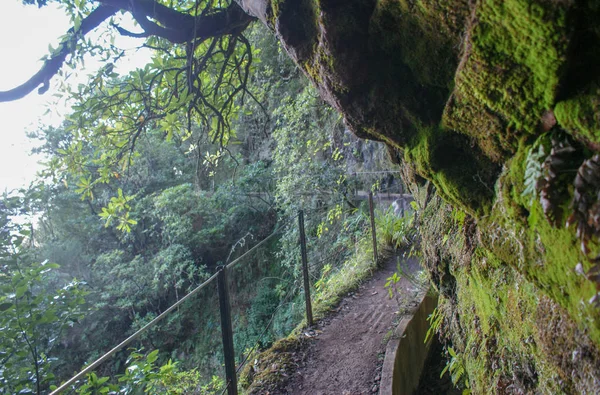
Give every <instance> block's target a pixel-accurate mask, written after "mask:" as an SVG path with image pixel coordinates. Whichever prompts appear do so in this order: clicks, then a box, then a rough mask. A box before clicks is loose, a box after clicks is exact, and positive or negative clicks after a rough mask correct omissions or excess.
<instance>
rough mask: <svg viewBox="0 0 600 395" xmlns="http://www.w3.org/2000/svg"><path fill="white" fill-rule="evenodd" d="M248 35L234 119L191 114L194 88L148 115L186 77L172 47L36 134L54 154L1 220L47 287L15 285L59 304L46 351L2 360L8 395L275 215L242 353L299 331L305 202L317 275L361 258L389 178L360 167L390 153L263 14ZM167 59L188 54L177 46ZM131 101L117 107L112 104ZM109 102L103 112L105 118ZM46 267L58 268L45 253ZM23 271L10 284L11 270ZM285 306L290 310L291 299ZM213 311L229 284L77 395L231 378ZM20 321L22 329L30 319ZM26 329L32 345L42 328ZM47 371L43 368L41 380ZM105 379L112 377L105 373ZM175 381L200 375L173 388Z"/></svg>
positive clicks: (151, 306)
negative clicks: (325, 96) (21, 231)
mask: <svg viewBox="0 0 600 395" xmlns="http://www.w3.org/2000/svg"><path fill="white" fill-rule="evenodd" d="M82 3H83V4H82V6H85V2H82ZM246 34H247V37H248V38H247V39H246V38H244V40H248V43H252V47H251V48H252V49H251V51H252V53H253V59H254V62H255V66H253V68H252V75H251V76H250V75H248V80H247V81H245V82H244V84H245V86H244V91H245V92H246V93H247V96H246V97H244V96H243V95H239V96H237V97H235V98H232V99H231V102H230V103H221V104H222V105H225V106H230V108H229V110H227V111H230V113H228V115H227V116H226V117H225V116H224V115H223V114H225V112H224V110H222V108H221V110H219V114H221V116H223V119H222V120H219V115H215V114H212V115H206V114H205V115H199V113H197V112H194V111H195V110H197V109H195V110H194V111H189V109H190V107H189V105H190V103H196V102H195V101H194V100H191V101H190V100H188V101H186V103H187V104H184V103H182V102H178V101H177V100H176V98H175V99H173V98H171V99H165V98H159V97H154V96H153V98H152V100H151V101H153V103H158V102H160V101H161V100H163V99H165V100H166V102H165V103H170V104H168V105H169V106H173V107H171V109H170V110H166V113H165V114H164V117H163V116H161V117H156V118H154V119H148V118H149V117H147V116H146V115H143V117H144V119H141V118H140V116H142V115H140V114H141V113H138V111H142V110H140V109H141V107H140V108H137V109H135V110H134V109H133V107H135V106H137V104H134V103H135V102H136V100H137V98H139V100H142V101H144V100H150V99H149V98H150V96H152V95H154V94H155V93H157V92H159V91H160V90H161V89H165V86H168V85H169V84H174V85H173V86H178V84H179V82H177V78H179V74H178V71H177V70H176V67H173V70H170V68H169V66H168V65H167V64H165V63H161V62H165V61H166V59H167V58H169V57H168V56H167V55H166V52H164V51H162V50H157V51H156V57H155V60H154V61H153V62H155V63H154V66H152V67H155V68H154V69H152V68H151V67H150V68H148V67H147V68H146V69H145V70H137V71H134V72H132V73H131V74H130V75H127V76H120V75H114V74H113V73H112V72H107V71H106V70H104V71H101V72H103V73H104V75H103V78H102V79H98V80H97V81H96V82H94V81H92V84H90V85H87V86H80V87H78V88H77V89H78V91H77V92H75V91H70V92H69V91H67V93H66V94H68V95H71V96H72V97H73V98H75V99H76V100H75V101H74V102H73V103H74V106H73V111H72V113H71V114H69V115H68V116H67V118H66V119H65V121H64V122H63V124H62V125H61V126H60V127H57V128H52V127H50V128H41V129H40V130H38V131H36V132H34V133H32V134H31V137H32V138H34V139H37V140H38V141H39V144H38V148H36V151H37V152H38V153H40V154H43V155H44V156H45V158H46V163H47V166H46V167H45V169H44V170H43V172H42V174H40V177H39V179H38V180H37V181H36V182H35V183H34V184H32V185H31V186H30V187H29V188H28V189H27V190H22V191H21V192H20V193H18V194H13V195H14V196H12V197H9V196H7V197H5V199H3V200H2V204H4V206H3V207H5V209H4V210H3V211H2V213H1V214H2V218H4V220H3V221H4V224H5V225H3V227H2V232H3V234H5V235H7V237H8V235H15V236H14V237H13V241H12V242H8V241H7V244H6V248H9V247H10V248H12V249H13V251H12V252H11V254H13V255H14V254H17V255H23V256H27V257H28V258H27V262H28V263H27V265H28V266H27V268H28V269H27V270H28V272H27V273H29V274H27V276H29V277H24V278H22V282H23V284H28V285H27V286H28V287H33V288H32V289H35V292H33V293H32V294H31V296H27V295H29V294H20V293H18V297H25V296H27V297H33V298H38V299H39V300H38V299H35V300H38V301H36V306H35V307H32V308H35V309H38V310H40V311H43V312H44V313H43V314H42V315H41V318H40V320H42V321H43V322H41V323H40V322H38V321H36V320H31V319H30V320H29V321H28V322H27V325H29V327H28V328H33V327H34V326H36V325H41V324H44V325H47V326H48V328H49V329H48V334H43V332H37V333H36V336H38V337H39V338H36V339H35V341H37V342H38V343H40V345H39V346H37V347H38V348H37V349H35V350H36V351H35V353H33V354H32V353H31V352H30V353H28V354H22V355H21V354H19V355H20V356H19V358H21V359H19V362H18V363H17V362H13V364H12V365H10V366H13V367H14V368H11V369H13V370H9V367H10V366H9V367H5V368H3V369H4V370H3V372H4V377H5V382H4V383H5V385H6V387H5V388H6V391H8V392H6V391H5V392H6V393H10V392H11V391H13V390H15V389H16V388H17V386H19V385H21V386H22V388H23V389H27V390H29V391H33V392H37V393H41V392H43V391H45V390H46V389H47V388H48V387H49V385H51V384H58V383H59V382H60V381H61V380H64V379H66V378H68V377H69V376H70V375H71V374H72V372H74V371H76V370H78V369H79V368H80V367H81V366H83V365H84V364H85V363H87V362H90V361H91V360H93V359H94V358H96V357H98V356H99V355H101V354H102V353H103V352H104V351H106V350H108V349H110V348H111V347H112V346H114V345H115V344H116V343H118V342H119V341H121V340H123V338H124V337H125V336H127V335H129V334H131V333H133V332H134V331H135V330H136V329H139V328H140V327H142V326H143V325H145V324H146V323H148V322H149V321H150V320H152V319H153V318H154V317H156V316H157V315H158V314H160V313H161V312H163V311H164V310H165V309H166V308H168V307H169V306H170V305H171V304H173V303H174V302H176V301H177V300H179V299H180V298H181V297H182V296H184V295H185V294H187V293H188V292H189V291H190V290H191V289H193V288H194V287H196V286H197V285H198V284H200V283H201V282H202V281H204V280H205V279H206V278H208V276H210V275H211V274H212V273H213V272H214V271H215V269H216V268H217V266H219V265H221V264H224V263H227V262H231V261H232V260H233V259H235V258H236V257H238V256H240V255H241V254H243V253H244V252H245V251H247V250H248V249H249V248H250V247H251V246H253V245H255V244H256V243H257V242H259V241H260V240H262V239H264V238H265V237H266V236H267V235H269V234H270V233H271V232H272V231H273V229H274V227H275V226H277V227H278V228H277V229H281V233H280V237H278V238H275V239H274V240H273V241H272V242H271V243H269V244H267V245H266V246H265V247H264V248H263V249H261V250H259V251H258V252H257V253H255V254H253V255H252V256H251V257H250V258H249V261H248V263H246V264H244V266H243V267H241V268H239V269H236V271H234V272H233V274H232V280H231V281H232V284H231V286H232V292H233V298H232V301H233V308H234V312H235V318H234V326H235V344H236V351H237V354H238V358H239V360H240V361H241V360H242V359H244V358H246V357H247V355H248V353H249V352H250V351H251V349H254V350H255V349H256V347H255V345H259V346H260V347H264V346H267V345H268V344H269V343H270V342H272V341H273V340H274V339H276V338H277V337H280V336H284V335H286V334H287V333H288V332H289V330H290V329H292V328H293V327H294V326H295V325H296V324H297V323H298V322H299V320H300V319H302V317H303V312H302V310H301V309H299V308H297V306H299V305H301V304H300V303H299V301H300V300H301V299H300V298H301V294H300V291H299V284H300V282H299V277H298V275H299V273H298V271H299V270H298V268H299V257H300V255H299V247H298V230H297V225H296V214H297V211H298V210H300V209H303V210H306V212H307V232H308V235H309V254H310V256H309V258H310V260H311V262H313V265H312V267H311V270H312V275H313V276H314V278H315V279H316V280H318V279H319V278H321V277H322V276H324V275H327V274H328V273H330V272H331V270H332V269H334V268H335V267H336V265H337V266H339V265H341V263H342V262H343V261H344V260H345V259H346V258H347V257H348V256H349V255H350V254H351V252H352V248H351V247H352V245H353V243H354V241H355V240H356V239H357V238H358V237H359V236H360V234H361V232H362V230H363V226H364V223H365V222H364V218H365V214H364V213H365V212H364V209H363V210H361V209H360V204H359V202H357V201H355V200H354V196H353V195H354V192H355V190H356V189H359V188H367V189H368V188H370V186H371V184H373V183H374V182H375V181H377V177H379V175H377V174H376V175H373V176H371V175H362V176H351V174H352V173H353V172H357V171H358V172H361V171H363V170H381V169H383V168H385V167H386V166H387V162H386V161H387V159H386V158H385V155H384V151H383V150H382V147H381V146H378V145H377V144H376V143H365V142H360V141H358V140H357V139H356V138H354V137H353V136H352V135H351V134H350V133H349V132H348V131H346V130H345V128H344V126H343V124H342V123H341V120H340V118H339V116H338V115H337V114H336V113H335V112H334V111H333V110H331V109H330V108H329V107H327V106H325V105H324V104H323V102H322V101H321V100H320V99H319V98H318V95H317V92H316V90H315V89H314V88H313V87H311V86H309V85H308V83H307V81H306V80H305V79H304V78H303V76H302V75H301V74H300V73H299V71H298V70H297V69H296V68H295V67H294V66H293V65H292V64H291V62H290V61H289V60H287V58H286V57H285V56H284V55H283V52H282V49H281V48H280V47H279V45H278V44H277V42H276V41H275V40H274V39H273V38H272V37H271V35H270V33H269V32H268V31H266V30H265V29H264V28H260V27H259V26H258V25H256V26H255V27H254V28H252V29H250V30H248V31H247V32H246ZM220 40H225V39H224V38H220ZM163 44H164V42H163ZM215 45H216V44H215ZM219 45H221V44H219ZM173 48H175V49H173ZM173 48H172V50H173V51H177V49H176V47H173ZM215 48H220V49H214V48H213V49H214V50H215V51H216V52H222V50H223V48H222V47H215ZM244 48H245V46H244ZM259 54H260V58H259ZM215 56H219V55H215ZM230 56H232V59H234V58H235V57H236V56H238V55H235V56H234V54H231V55H230ZM238 58H239V59H243V57H242V55H239V56H238ZM161 59H162V60H161ZM169 59H171V60H170V61H172V62H183V61H184V59H178V58H177V56H171V57H170V58H169ZM231 61H233V60H231ZM161 70H162V71H161ZM156 73H158V75H159V76H158V77H157V76H156V75H157V74H156ZM169 73H173V74H169ZM203 73H204V74H203V75H204V77H202V78H208V79H209V80H211V81H212V80H213V79H219V78H222V76H220V69H219V68H215V67H213V68H212V69H210V68H207V69H206V70H204V71H203ZM146 78H148V80H146ZM173 78H174V79H173ZM199 78H200V77H199ZM158 80H160V81H161V82H160V83H158V82H156V81H158ZM140 81H141V83H142V84H150V85H152V84H154V83H155V82H156V83H158V84H159V85H160V84H167V85H160V86H159V85H157V86H156V87H155V88H153V89H152V90H150V91H148V92H147V93H148V94H150V96H148V97H147V98H144V97H142V96H143V95H141V93H139V92H137V91H136V92H134V91H135V90H136V89H138V88H135V87H134V85H135V84H138V83H139V82H140ZM144 81H145V82H144ZM213 82H214V81H213ZM220 83H221V82H219V84H220ZM94 84H96V85H94ZM132 84H133V85H132ZM198 84H201V82H198ZM173 86H170V88H168V89H172V88H173ZM168 89H167V90H168ZM182 89H183V88H182ZM111 92H112V93H111ZM182 92H183V91H182ZM137 95H141V96H137ZM181 95H183V93H181ZM224 97H225V99H223V98H224ZM226 97H227V93H226V92H221V93H218V94H217V92H214V95H213V98H214V99H215V100H225V101H226V100H228V99H227V98H226ZM232 97H233V96H232ZM186 100H187V99H186ZM123 103H128V106H129V105H130V104H131V105H132V107H128V106H124V105H123ZM101 107H102V110H100V108H101ZM116 109H118V113H117V112H113V111H116ZM182 109H183V110H182ZM146 110H147V109H145V110H143V111H146ZM97 111H105V112H104V113H103V114H104V115H102V116H99V117H98V116H96V115H97V114H99V113H98V112H97ZM153 111H155V110H153ZM134 113H135V114H136V115H135V117H134V118H135V119H134V118H131V117H132V114H134ZM94 114H96V115H94ZM127 114H128V115H127ZM144 114H146V113H144ZM94 117H95V118H94ZM203 117H205V118H203ZM130 118H131V119H130ZM215 119H217V121H214V120H215ZM214 122H216V123H214ZM219 122H226V124H225V123H223V124H219ZM134 125H135V127H133V126H134ZM8 207H11V209H10V210H12V208H14V210H18V211H19V212H16V211H14V210H13V211H10V210H9V209H8ZM23 214H30V218H32V219H33V225H34V226H33V227H32V229H33V233H32V234H28V235H26V236H18V232H16V230H14V229H11V228H10V224H11V222H10V220H11V218H12V219H14V218H21V217H22V216H23ZM19 215H20V217H19ZM15 226H16V225H15ZM7 240H10V237H8V238H7ZM11 256H12V255H11ZM7 259H8V258H7ZM10 259H13V258H10ZM15 259H16V258H15ZM46 261H47V262H51V263H45V264H43V265H42V264H39V263H35V262H46ZM54 262H57V263H59V264H60V267H58V265H55V264H54ZM5 267H6V268H7V269H6V270H9V271H10V270H12V271H13V272H14V271H15V270H16V269H15V268H14V267H12V266H10V265H8V264H7V266H5ZM50 269H52V270H50ZM322 269H324V271H323V270H322ZM13 272H10V273H9V272H7V274H6V275H5V276H4V277H2V279H3V280H7V281H8V280H9V279H11V278H13V279H14V278H15V276H14V274H13ZM75 279H76V280H75ZM258 280H260V281H258ZM12 281H13V282H14V281H16V280H12ZM19 284H20V283H19ZM19 284H17V286H21V285H19ZM7 286H8V285H7ZM3 291H4V289H3ZM5 291H6V292H5V293H4V294H3V295H4V296H2V297H3V298H4V299H2V303H0V305H1V306H0V307H2V308H3V309H6V310H7V311H13V312H17V310H16V308H15V307H14V306H15V304H14V302H13V301H12V299H10V298H11V297H13V298H14V295H13V296H10V295H11V293H10V292H9V290H8V289H7V290H5ZM24 295H25V296H24ZM56 295H58V296H59V299H58V300H60V301H61V304H56V303H55V304H54V305H52V306H53V307H52V308H50V307H48V306H47V305H46V304H47V303H49V302H45V301H46V300H48V301H51V300H55V299H53V298H54V297H55V296H56ZM83 298H85V301H86V303H85V304H83ZM295 301H296V302H295ZM9 303H11V304H10V306H9ZM20 303H22V305H25V302H24V301H21V302H20ZM27 303H29V302H27ZM282 304H283V306H284V307H285V308H281V309H280V308H279V307H280V306H281V305H282ZM215 306H216V300H215V299H214V289H207V291H206V292H204V293H202V294H201V295H199V296H198V298H197V299H196V302H194V303H186V304H184V305H182V306H181V307H180V308H179V309H178V310H177V311H176V312H174V313H173V314H171V315H170V316H169V318H167V319H165V321H163V322H161V324H160V325H158V326H157V327H154V328H153V329H152V330H150V331H149V332H147V333H146V334H145V335H144V336H142V338H141V339H140V341H139V342H138V343H136V347H143V348H144V349H145V350H153V349H157V350H160V351H161V353H160V354H156V353H154V354H150V355H148V356H147V357H146V356H144V355H143V354H142V353H133V354H132V356H130V357H129V359H130V362H127V359H128V357H127V353H125V352H123V353H120V354H118V355H117V356H116V358H115V359H114V360H113V361H112V362H110V363H107V364H105V365H103V366H102V367H101V368H100V369H99V370H98V371H97V372H96V373H95V374H94V375H90V376H89V377H88V381H87V383H86V384H84V385H83V386H81V387H80V389H79V391H80V392H81V393H89V392H93V391H94V390H99V388H107V389H108V388H116V387H110V386H114V385H118V386H121V388H122V391H126V393H129V392H127V391H130V390H131V391H134V390H135V388H137V390H140V389H143V388H146V389H149V388H150V389H151V388H164V386H169V388H171V389H172V390H173V391H174V393H176V392H177V391H183V392H182V393H186V391H200V389H199V388H201V387H202V386H204V390H206V391H210V390H211V389H215V388H218V387H219V385H220V384H219V380H216V379H211V377H212V376H213V375H215V374H219V368H220V365H221V364H222V354H221V352H222V351H221V344H220V338H219V332H218V331H219V329H218V316H217V315H216V310H215ZM11 309H12V310H11ZM274 314H275V315H274ZM5 317H6V320H8V321H10V320H12V321H11V322H13V323H14V322H17V324H18V320H17V321H15V320H16V319H17V318H10V316H9V315H5V316H3V320H4V319H5ZM84 317H85V318H84ZM36 319H37V318H36ZM3 322H4V321H3ZM11 325H13V326H14V325H16V324H11ZM265 328H268V329H269V330H268V332H265ZM21 330H22V331H23V333H24V335H21V338H22V339H23V341H25V339H26V338H27V336H30V335H29V334H28V333H29V332H27V331H28V330H30V329H27V328H24V329H21ZM3 331H4V330H3ZM52 334H54V335H52ZM51 335H52V336H51ZM40 336H41V337H40ZM49 339H51V340H49ZM14 346H16V344H15V345H13V347H14ZM253 346H254V347H253ZM7 347H8V346H7ZM7 350H9V348H7ZM35 355H37V357H36V356H35ZM32 358H33V359H32ZM157 358H158V359H157ZM169 358H171V361H169ZM12 360H13V361H16V357H13V359H12ZM29 360H32V361H35V363H31V362H27V361H29ZM131 361H133V362H134V363H135V366H137V367H138V368H139V369H140V370H138V371H137V373H136V374H135V375H134V374H133V373H132V372H131V371H130V370H129V369H125V366H128V364H129V365H131V363H132V362H131ZM162 363H165V365H164V366H163V367H159V365H160V364H162ZM165 366H166V367H165ZM15 369H20V370H19V371H21V372H22V373H20V374H21V376H18V375H16V374H15V373H14V372H15V371H16V370H15ZM35 369H38V370H39V372H38V373H36V374H38V376H39V377H38V376H36V377H33V376H32V374H34V373H35ZM144 372H145V373H144ZM159 373H160V374H159ZM163 373H164V374H163ZM26 375H29V376H26ZM136 375H137V376H136ZM104 376H105V377H112V379H111V380H109V381H106V380H105V379H104V378H103V377H104ZM134 376H135V377H134ZM138 376H139V377H138ZM18 377H27V378H23V379H19V378H18ZM117 377H120V378H117ZM136 377H137V378H136ZM140 377H142V378H143V380H142V379H140ZM175 378H177V380H178V381H179V382H181V383H188V384H189V386H188V387H181V386H180V387H177V386H175V384H174V380H175ZM24 380H28V381H24ZM136 380H137V381H136ZM177 380H175V381H177ZM9 381H10V382H9ZM135 383H138V384H137V387H136V384H135ZM169 383H171V384H169ZM152 386H155V387H152ZM161 386H162V387H161ZM182 386H183V384H182ZM18 388H21V387H18ZM127 388H129V390H128V389H127ZM177 388H179V389H177ZM186 388H187V389H186ZM204 390H202V391H204ZM23 393H25V392H23Z"/></svg>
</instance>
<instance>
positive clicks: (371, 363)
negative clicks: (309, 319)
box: [270, 257, 419, 395]
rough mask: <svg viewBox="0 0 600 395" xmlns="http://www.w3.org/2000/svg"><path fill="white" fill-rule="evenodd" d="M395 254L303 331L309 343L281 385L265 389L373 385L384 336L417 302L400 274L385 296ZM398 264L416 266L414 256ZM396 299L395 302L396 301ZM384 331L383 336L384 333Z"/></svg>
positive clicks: (349, 391) (374, 388) (311, 390)
mask: <svg viewBox="0 0 600 395" xmlns="http://www.w3.org/2000/svg"><path fill="white" fill-rule="evenodd" d="M396 259H397V258H396V257H393V258H391V259H390V260H389V261H388V262H387V264H386V265H385V267H384V268H382V269H380V270H378V271H377V272H375V274H374V275H373V277H372V278H371V279H370V280H368V281H367V282H365V283H364V284H363V285H361V286H360V288H359V289H358V290H357V291H356V292H355V293H352V294H350V295H348V296H347V297H346V298H344V299H343V301H342V302H341V303H340V305H339V306H338V308H337V310H336V312H334V313H333V314H332V315H330V316H329V317H327V318H325V319H323V320H321V321H320V322H319V323H318V324H317V325H316V327H315V328H314V331H308V332H306V334H305V335H306V336H307V337H310V344H309V345H308V348H307V349H306V357H305V358H303V360H304V362H303V363H302V365H301V366H300V368H299V369H298V370H297V371H296V372H295V374H294V375H293V377H291V378H290V380H289V381H288V383H287V384H286V386H285V388H282V389H280V390H278V391H275V392H270V393H271V394H276V393H278V394H311V395H317V394H323V395H324V394H336V395H355V394H373V393H377V392H378V391H379V381H380V379H381V365H382V363H383V356H384V352H385V346H386V342H387V340H389V337H390V335H391V334H392V330H393V326H394V323H395V322H397V321H398V318H399V316H401V315H403V314H406V313H410V312H411V311H412V310H414V309H415V308H416V307H417V302H416V299H417V294H418V292H417V291H416V290H415V287H414V285H412V284H411V283H410V282H409V281H408V280H407V279H406V278H404V277H403V278H402V279H401V280H400V282H399V283H398V284H397V288H398V291H399V298H398V300H396V299H390V298H389V295H388V292H387V290H386V289H384V285H385V282H386V279H387V278H388V277H390V276H391V275H392V274H393V273H394V272H395V270H396V262H397V261H396ZM402 266H403V268H404V270H406V271H408V272H409V273H414V272H416V271H417V270H418V269H419V264H418V262H417V260H415V259H408V260H404V261H403V262H402ZM398 301H399V302H400V303H399V302H398ZM386 335H387V336H386Z"/></svg>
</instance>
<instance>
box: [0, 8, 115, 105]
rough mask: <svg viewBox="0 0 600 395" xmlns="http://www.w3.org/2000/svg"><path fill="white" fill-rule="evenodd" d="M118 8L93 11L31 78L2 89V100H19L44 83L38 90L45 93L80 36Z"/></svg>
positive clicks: (72, 30)
mask: <svg viewBox="0 0 600 395" xmlns="http://www.w3.org/2000/svg"><path fill="white" fill-rule="evenodd" d="M117 11H118V10H117V9H116V8H114V7H110V6H104V5H101V6H99V7H98V8H96V9H95V10H94V11H92V12H91V13H90V14H89V15H88V16H87V17H85V18H84V19H83V21H82V22H81V26H80V27H79V29H78V30H77V31H75V29H74V28H71V29H69V31H68V32H67V34H68V37H67V38H66V39H65V40H64V41H63V42H62V43H61V44H60V47H59V48H60V50H59V51H58V53H57V54H55V55H53V56H52V57H51V58H50V59H48V60H46V61H45V62H44V65H43V66H42V68H41V69H40V70H39V71H38V72H37V73H36V74H35V75H33V76H32V77H31V78H30V79H29V80H27V81H26V82H24V83H23V84H21V85H19V86H17V87H16V88H13V89H11V90H8V91H0V102H6V101H12V100H18V99H21V98H22V97H25V96H26V95H28V94H29V93H31V92H32V91H33V90H34V89H35V88H37V87H38V86H40V85H42V84H43V85H42V86H41V87H40V89H39V90H38V92H39V93H40V94H42V93H45V92H46V91H47V90H48V82H49V81H50V78H52V77H53V76H54V75H55V74H56V73H58V70H60V68H61V67H62V65H63V63H64V62H65V59H66V58H67V56H68V55H69V54H71V53H73V52H74V50H75V45H74V44H75V43H76V41H77V39H78V38H79V37H83V36H85V35H86V34H87V33H89V32H90V31H92V30H94V29H95V28H96V27H98V25H100V24H101V23H102V22H104V21H105V20H106V19H108V18H109V17H111V16H112V15H114V14H115V13H116V12H117Z"/></svg>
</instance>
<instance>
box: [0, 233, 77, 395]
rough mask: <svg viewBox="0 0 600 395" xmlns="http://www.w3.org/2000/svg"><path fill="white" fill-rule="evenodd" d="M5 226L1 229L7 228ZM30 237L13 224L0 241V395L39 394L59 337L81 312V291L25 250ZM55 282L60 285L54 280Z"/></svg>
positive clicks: (53, 360)
mask: <svg viewBox="0 0 600 395" xmlns="http://www.w3.org/2000/svg"><path fill="white" fill-rule="evenodd" d="M7 225H8V224H6V223H5V224H4V226H7ZM30 237H31V233H30V232H28V231H25V230H23V229H21V227H20V226H19V225H13V226H12V229H11V231H10V233H9V235H8V237H6V238H2V239H1V240H0V243H1V244H0V313H1V314H0V328H1V331H2V336H1V338H0V384H1V385H0V387H1V389H0V393H2V394H11V393H20V394H33V393H37V394H40V393H41V391H42V390H44V389H47V388H48V385H49V383H50V382H51V381H52V380H53V379H54V377H55V376H54V373H53V370H54V368H55V366H56V365H57V364H58V363H59V361H58V360H57V359H56V358H55V357H54V356H53V354H54V350H55V349H56V348H57V347H58V348H59V347H62V345H61V344H60V341H61V336H62V334H63V333H64V332H65V331H66V330H67V329H68V328H70V327H72V326H74V325H75V324H76V323H77V322H79V321H80V320H81V319H82V318H83V316H84V314H85V312H86V308H85V300H84V297H85V296H86V294H87V292H86V291H85V290H84V287H83V285H82V283H81V282H79V281H78V280H76V279H73V280H72V281H69V282H67V283H66V284H64V285H58V286H56V285H55V286H49V284H53V283H55V284H56V283H57V281H56V280H57V279H56V277H55V272H56V269H58V268H59V266H58V265H57V264H54V263H48V261H44V262H41V263H40V262H37V261H36V260H35V259H34V258H32V257H31V256H30V255H29V254H28V253H27V250H26V246H27V240H28V238H30ZM58 283H59V284H60V283H62V282H61V281H58Z"/></svg>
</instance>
